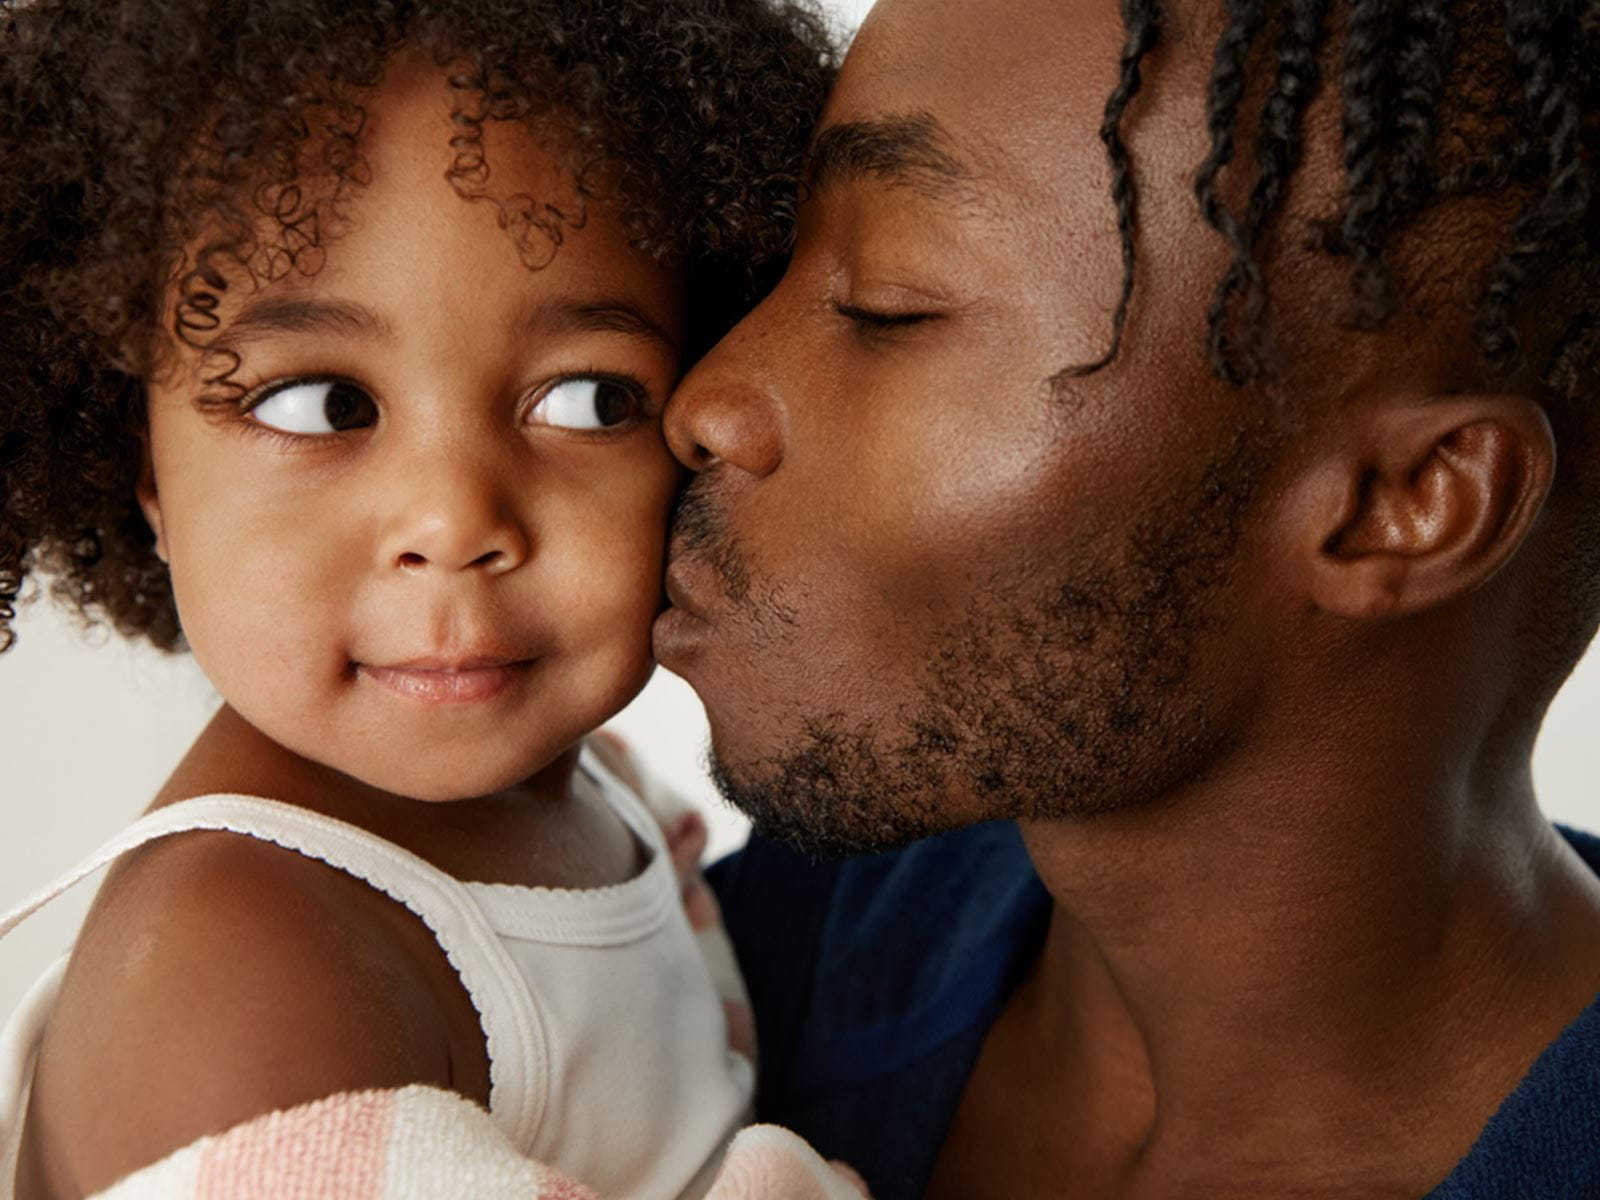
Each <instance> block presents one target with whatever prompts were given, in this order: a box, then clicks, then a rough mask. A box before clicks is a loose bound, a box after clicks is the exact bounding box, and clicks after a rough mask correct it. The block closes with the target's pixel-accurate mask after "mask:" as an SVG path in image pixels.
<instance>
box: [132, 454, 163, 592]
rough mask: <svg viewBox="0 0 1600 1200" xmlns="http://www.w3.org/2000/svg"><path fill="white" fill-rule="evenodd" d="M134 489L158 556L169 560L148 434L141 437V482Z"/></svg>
mask: <svg viewBox="0 0 1600 1200" xmlns="http://www.w3.org/2000/svg"><path fill="white" fill-rule="evenodd" d="M133 491H134V495H135V496H136V497H138V500H139V509H140V511H141V512H143V513H144V519H145V523H146V524H148V525H149V526H150V532H151V533H153V534H155V535H156V557H157V558H159V559H160V560H161V561H162V562H167V561H168V559H167V534H166V528H165V526H163V525H162V523H161V496H160V494H159V493H158V492H157V490H156V467H155V462H154V461H153V460H152V459H151V457H150V438H149V435H148V434H146V435H143V436H141V437H140V438H139V482H138V483H137V484H135V485H134V489H133Z"/></svg>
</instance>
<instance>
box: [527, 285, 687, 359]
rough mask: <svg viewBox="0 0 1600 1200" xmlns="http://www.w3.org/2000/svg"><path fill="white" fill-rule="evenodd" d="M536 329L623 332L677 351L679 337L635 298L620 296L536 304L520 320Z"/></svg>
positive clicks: (673, 351)
mask: <svg viewBox="0 0 1600 1200" xmlns="http://www.w3.org/2000/svg"><path fill="white" fill-rule="evenodd" d="M520 324H521V327H522V328H523V329H525V330H529V331H532V332H535V333H622V334H627V335H629V336H630V337H640V338H645V339H647V340H649V341H652V342H659V343H660V344H661V345H662V346H664V347H665V348H666V349H668V350H670V351H671V352H672V353H673V354H677V353H678V352H679V348H678V339H677V338H675V337H673V336H672V334H671V333H669V332H668V331H667V329H666V327H665V326H663V325H662V324H661V323H660V322H658V321H656V320H655V319H654V318H652V317H651V316H650V315H649V314H648V313H646V312H645V310H644V309H643V308H641V307H640V306H639V305H637V304H635V303H634V302H633V301H631V300H626V299H622V298H620V297H612V296H606V297H596V298H593V299H563V300H556V301H549V302H545V303H541V304H538V305H535V306H534V307H533V309H532V310H531V311H530V312H528V314H527V315H526V317H525V319H524V320H523V321H521V322H520Z"/></svg>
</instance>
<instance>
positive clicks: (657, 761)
mask: <svg viewBox="0 0 1600 1200" xmlns="http://www.w3.org/2000/svg"><path fill="white" fill-rule="evenodd" d="M869 2H870V0H835V2H834V3H833V4H832V5H831V7H832V8H833V10H834V11H835V12H837V13H839V14H840V15H841V17H842V19H844V20H845V21H847V22H849V23H850V24H851V25H853V24H854V23H855V22H857V21H858V20H859V19H860V16H861V14H862V13H864V12H865V10H866V8H867V6H868V3H869ZM16 628H17V633H18V643H17V646H16V647H15V648H14V649H13V650H11V651H10V652H9V653H7V654H5V655H3V656H0V763H3V764H4V770H5V776H4V777H5V780H6V783H5V785H4V792H3V796H4V801H3V807H0V909H4V908H7V907H9V906H10V904H11V903H12V902H13V901H14V900H17V899H20V898H21V897H22V896H23V895H25V894H26V893H28V892H30V891H31V890H33V889H34V888H35V887H37V886H40V885H42V884H44V883H45V882H47V881H48V880H50V879H52V878H54V877H55V876H56V875H58V874H60V873H61V872H63V871H64V870H66V869H67V868H68V867H69V866H70V865H71V864H72V863H73V862H75V861H76V860H77V859H78V858H80V857H81V856H83V855H85V854H87V853H88V852H89V851H90V850H91V849H93V848H94V847H95V846H96V845H98V844H99V843H100V842H101V841H102V840H104V839H105V838H106V837H108V836H110V835H111V834H112V833H113V832H115V831H116V830H117V829H118V828H120V827H121V826H122V825H124V824H126V823H127V822H128V821H129V820H131V819H132V818H133V817H134V816H135V815H137V814H138V812H139V811H140V810H141V809H142V808H143V807H144V805H145V803H146V801H147V800H148V799H149V797H150V795H151V794H152V793H153V792H154V791H155V789H156V788H157V787H158V786H159V785H160V783H161V781H162V779H164V778H165V776H166V774H167V772H168V771H170V770H171V768H172V766H173V764H175V763H176V762H177V760H178V758H179V757H180V756H181V755H182V753H183V751H184V750H185V749H186V748H187V747H188V745H189V743H190V741H191V740H192V739H193V737H194V735H195V732H196V731H197V730H198V729H199V727H200V726H201V724H202V723H203V722H204V721H205V719H206V718H207V717H208V716H209V715H210V713H211V711H212V710H213V709H214V708H215V706H216V703H217V700H216V697H215V695H214V694H213V693H212V691H211V689H210V687H209V685H208V684H207V683H206V681H205V679H204V678H203V677H202V676H201V675H200V673H199V672H198V671H197V670H196V669H195V667H194V665H193V663H192V662H190V661H188V660H187V659H184V658H168V657H165V656H162V655H158V654H155V653H154V652H150V651H145V650H136V649H133V648H131V647H129V646H127V645H124V644H122V643H120V642H118V641H117V640H116V639H115V638H109V637H107V636H105V635H103V634H101V635H97V636H88V637H86V636H84V634H83V633H82V632H80V631H79V630H78V629H77V628H76V627H75V626H74V624H73V623H72V621H71V620H70V619H68V618H65V617H63V616H62V615H61V614H59V613H57V612H56V611H54V610H53V609H52V608H50V606H49V605H48V604H47V603H39V604H35V605H33V606H31V607H30V608H28V609H27V610H26V611H25V612H24V614H23V616H22V618H21V619H20V620H19V621H18V622H17V626H16ZM1596 714H1600V655H1596V654H1593V653H1591V655H1590V657H1589V658H1588V659H1586V660H1585V662H1584V664H1583V665H1582V666H1581V667H1580V668H1579V669H1578V672H1577V673H1576V674H1575V675H1574V676H1573V678H1572V680H1571V681H1570V682H1569V683H1568V685H1567V687H1566V689H1565V690H1564V691H1563V692H1562V693H1561V695H1560V697H1559V698H1558V699H1557V701H1556V704H1555V707H1554V709H1553V710H1552V711H1551V713H1550V717H1549V720H1548V721H1547V722H1546V723H1545V730H1544V735H1543V737H1542V739H1541V740H1540V743H1539V747H1538V752H1537V754H1536V755H1535V758H1534V778H1535V781H1536V783H1537V784H1538V787H1539V794H1540V796H1541V798H1542V800H1543V803H1544V807H1545V811H1546V812H1547V813H1549V814H1550V816H1551V817H1553V818H1555V819H1556V820H1559V821H1565V822H1568V823H1571V824H1574V825H1580V826H1585V827H1588V828H1600V796H1597V792H1596V789H1595V788H1593V787H1592V786H1591V785H1590V779H1591V777H1592V776H1593V775H1594V773H1595V772H1596V770H1597V768H1600V748H1597V745H1596V739H1595V737H1594V732H1595V730H1594V727H1595V719H1594V718H1595V716H1596ZM615 725H616V726H617V727H618V728H620V729H621V730H622V731H623V732H624V734H625V735H626V736H627V737H628V738H629V740H630V741H631V742H632V743H633V745H634V746H635V747H636V748H638V749H639V750H641V751H642V752H643V753H644V754H645V755H646V756H647V758H648V759H649V761H650V763H651V764H652V766H653V767H654V768H655V769H656V770H657V771H658V772H660V773H662V774H664V775H666V776H667V777H668V778H669V779H671V780H672V781H674V782H675V783H676V784H677V786H678V787H679V789H680V790H681V791H683V792H684V793H685V794H687V795H690V796H692V797H694V798H696V799H698V800H700V801H701V803H702V804H703V805H704V807H705V808H706V809H707V811H708V813H709V815H710V816H711V819H712V828H713V842H712V850H713V852H720V851H722V850H725V849H728V848H730V847H731V846H733V845H736V844H737V842H738V841H739V839H740V838H741V837H742V836H743V823H742V821H741V820H740V819H739V818H738V817H737V816H735V815H734V814H733V813H731V812H729V811H728V810H727V809H726V808H724V807H723V806H722V805H721V804H720V803H719V802H718V801H717V799H716V797H715V794H714V792H713V791H712V789H711V787H710V785H709V784H708V783H707V782H706V780H705V777H704V774H703V772H702V770H701V766H700V763H701V758H702V752H703V748H704V744H705V740H706V734H705V718H704V715H703V713H702V712H701V709H700V705H699V702H698V701H697V700H696V699H695V698H694V693H693V692H691V691H690V690H689V688H688V687H687V686H686V685H684V683H683V682H682V681H681V680H679V679H676V678H675V677H672V676H670V675H667V674H666V673H665V672H658V673H657V675H656V678H655V680H654V681H653V682H652V683H651V684H650V686H649V687H648V688H646V689H645V692H644V694H643V695H641V696H640V697H639V699H638V700H636V701H635V702H634V703H633V704H632V705H631V706H630V707H629V708H628V709H627V711H625V712H624V713H622V714H621V715H620V716H619V717H618V718H617V720H616V722H615ZM1396 802H1397V803H1404V802H1405V798H1404V797H1396ZM91 886H92V885H91ZM88 898H89V897H88V895H87V889H86V888H80V889H79V891H78V893H75V894H73V895H71V896H69V897H68V898H67V899H65V900H62V901H58V902H56V904H54V905H53V906H52V907H51V908H49V909H46V910H45V911H44V912H43V913H42V914H40V915H39V916H37V917H35V918H33V919H32V920H30V921H29V922H28V923H27V924H25V925H24V926H22V928H21V929H20V930H18V931H17V932H16V933H14V934H12V935H10V936H9V937H7V938H6V939H5V941H4V942H0V1014H5V1013H9V1012H10V1010H11V1008H12V1007H13V1006H14V1004H15V1003H16V1000H17V998H18V997H19V995H20V993H21V991H22V989H23V988H24V987H25V986H26V985H27V982H28V981H29V980H30V979H32V978H33V977H34V976H35V975H36V974H37V973H38V972H39V971H40V970H41V969H43V967H44V965H45V964H46V963H47V962H48V961H49V960H50V958H52V957H53V956H54V954H55V953H57V952H58V951H59V950H61V949H62V948H64V947H65V946H66V944H67V943H68V941H69V940H70V938H71V936H72V931H73V929H74V928H75V927H76V925H77V923H78V921H79V920H80V919H81V917H82V912H83V909H84V907H85V905H86V904H87V902H88Z"/></svg>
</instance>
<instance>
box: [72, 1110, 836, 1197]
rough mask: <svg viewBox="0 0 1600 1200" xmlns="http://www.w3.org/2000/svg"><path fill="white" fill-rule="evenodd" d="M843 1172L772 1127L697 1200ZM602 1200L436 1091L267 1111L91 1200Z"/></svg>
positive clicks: (778, 1193) (832, 1182)
mask: <svg viewBox="0 0 1600 1200" xmlns="http://www.w3.org/2000/svg"><path fill="white" fill-rule="evenodd" d="M865 1194H866V1193H865V1189H864V1188H862V1187H861V1186H859V1184H858V1183H856V1182H854V1181H853V1177H852V1175H851V1174H850V1173H849V1172H848V1170H847V1169H844V1168H836V1167H834V1166H831V1165H830V1164H828V1163H826V1162H824V1161H823V1160H822V1158H821V1157H819V1156H818V1155H817V1153H816V1152H815V1151H814V1150H812V1149H811V1147H810V1146H808V1145H807V1144H806V1143H805V1142H804V1141H802V1140H801V1139H800V1138H798V1137H796V1136H795V1135H794V1134H792V1133H790V1132H789V1131H788V1130H785V1129H779V1128H778V1127H777V1126H774V1125H755V1126H751V1127H750V1128H748V1129H745V1130H743V1131H741V1132H740V1133H739V1135H738V1136H737V1137H736V1138H735V1139H734V1141H733V1145H732V1146H731V1147H730V1148H729V1150H728V1155H727V1157H726V1159H725V1160H724V1161H723V1164H722V1169H721V1171H720V1172H719V1173H718V1174H717V1177H716V1180H715V1182H714V1183H713V1184H712V1186H711V1190H710V1192H709V1193H707V1195H706V1200H862V1197H863V1196H864V1195H865ZM457 1197H459V1198H460V1200H609V1198H607V1197H601V1196H597V1195H596V1194H595V1193H594V1192H592V1191H590V1190H589V1189H588V1188H586V1187H584V1186H583V1184H581V1183H579V1182H577V1181H575V1180H572V1179H569V1178H567V1177H566V1176H565V1175H562V1174H561V1173H560V1172H559V1171H557V1170H555V1169H554V1168H552V1167H548V1166H545V1165H544V1164H542V1163H538V1162H534V1161H533V1160H532V1159H528V1158H524V1157H523V1156H522V1155H520V1154H518V1153H517V1152H516V1150H515V1148H514V1147H512V1145H511V1144H510V1143H509V1142H508V1141H507V1140H506V1139H505V1137H504V1136H503V1135H502V1134H501V1133H500V1131H499V1130H498V1129H497V1128H496V1127H495V1125H494V1123H493V1122H492V1121H491V1119H490V1117H489V1114H488V1113H487V1112H485V1111H484V1110H483V1109H482V1108H479V1107H478V1106H477V1105H476V1104H474V1103H472V1102H471V1101H470V1100H467V1099H465V1098H464V1097H461V1096H458V1095H456V1094H455V1093H453V1092H448V1091H443V1090H441V1089H439V1088H432V1087H423V1086H421V1085H415V1086H412V1087H405V1088H397V1089H391V1090H386V1091H370V1092H344V1093H341V1094H339V1095H337V1096H331V1097H329V1098H327V1099H325V1100H318V1101H316V1102H314V1103H311V1104H306V1105H302V1106H301V1107H299V1108H293V1109H289V1110H287V1111H284V1112H275V1113H268V1114H267V1115H266V1116H262V1117H257V1118H255V1119H254V1120H252V1121H247V1122H246V1123H245V1124H243V1125H239V1126H236V1127H234V1128H233V1129H230V1130H228V1131H227V1132H225V1133H221V1134H216V1135H214V1136H212V1137H205V1138H201V1139H200V1140H199V1141H197V1142H194V1143H192V1144H191V1145H189V1146H186V1147H184V1148H183V1149H181V1150H178V1151H176V1152H174V1153H173V1154H170V1155H168V1156H167V1157H166V1158H164V1159H162V1160H161V1161H160V1162H157V1163H153V1164H151V1165H150V1166H148V1167H145V1168H143V1169H142V1170H139V1171H136V1172H134V1173H133V1174H132V1175H130V1176H128V1177H127V1178H126V1179H123V1180H122V1181H121V1182H120V1183H117V1184H115V1185H114V1186H112V1187H111V1188H109V1189H107V1190H106V1191H104V1192H101V1193H99V1195H98V1196H97V1197H96V1200H454V1198H457Z"/></svg>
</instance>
